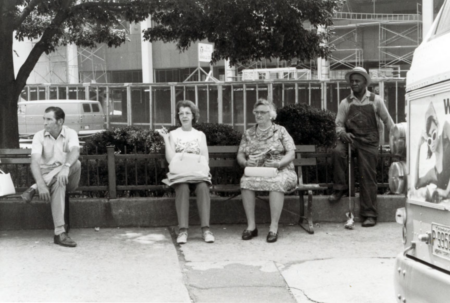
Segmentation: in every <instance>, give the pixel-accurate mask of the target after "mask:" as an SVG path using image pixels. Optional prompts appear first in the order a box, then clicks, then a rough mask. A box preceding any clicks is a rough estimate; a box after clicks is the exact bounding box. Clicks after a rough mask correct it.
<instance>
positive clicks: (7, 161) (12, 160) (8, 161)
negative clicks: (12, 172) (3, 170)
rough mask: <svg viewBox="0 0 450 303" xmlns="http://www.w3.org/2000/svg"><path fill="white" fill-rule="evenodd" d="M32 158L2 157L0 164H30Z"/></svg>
mask: <svg viewBox="0 0 450 303" xmlns="http://www.w3.org/2000/svg"><path fill="white" fill-rule="evenodd" d="M30 163H31V159H30V158H0V164H30Z"/></svg>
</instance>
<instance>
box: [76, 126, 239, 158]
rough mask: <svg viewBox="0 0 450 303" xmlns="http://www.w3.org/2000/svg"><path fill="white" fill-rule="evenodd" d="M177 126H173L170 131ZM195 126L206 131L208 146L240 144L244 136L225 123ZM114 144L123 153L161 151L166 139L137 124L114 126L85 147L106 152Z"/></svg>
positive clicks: (96, 136)
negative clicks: (121, 126)
mask: <svg viewBox="0 0 450 303" xmlns="http://www.w3.org/2000/svg"><path fill="white" fill-rule="evenodd" d="M177 127H178V126H172V127H170V128H169V131H171V130H173V129H176V128H177ZM194 127H195V128H196V129H197V130H200V131H202V132H204V133H205V135H206V141H207V144H208V146H214V145H239V142H240V140H241V136H242V135H241V133H239V132H238V131H236V130H234V129H233V128H232V127H231V126H228V125H224V124H217V123H198V124H196V125H195V126H194ZM112 145H113V146H115V150H116V151H120V152H122V153H125V152H126V153H134V152H136V153H160V152H162V151H163V150H164V141H163V139H162V138H161V137H160V136H159V134H157V133H156V132H155V131H153V130H149V129H143V128H139V127H136V126H127V127H123V128H113V129H112V130H106V131H104V132H102V133H98V134H95V135H94V136H92V137H90V138H89V139H87V140H86V142H85V145H84V149H85V153H87V154H105V153H106V147H107V146H112Z"/></svg>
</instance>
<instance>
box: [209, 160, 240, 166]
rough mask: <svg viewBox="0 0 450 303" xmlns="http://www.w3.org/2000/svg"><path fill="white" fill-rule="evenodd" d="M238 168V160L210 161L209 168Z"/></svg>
mask: <svg viewBox="0 0 450 303" xmlns="http://www.w3.org/2000/svg"><path fill="white" fill-rule="evenodd" d="M234 166H238V163H237V160H236V159H209V167H234Z"/></svg>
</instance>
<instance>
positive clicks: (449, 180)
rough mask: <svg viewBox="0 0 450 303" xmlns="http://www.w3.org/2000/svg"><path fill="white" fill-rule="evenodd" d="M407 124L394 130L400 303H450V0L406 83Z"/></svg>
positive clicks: (392, 176)
mask: <svg viewBox="0 0 450 303" xmlns="http://www.w3.org/2000/svg"><path fill="white" fill-rule="evenodd" d="M405 114H406V120H407V122H406V123H402V124H397V125H395V127H393V128H392V129H391V132H390V145H391V152H392V153H394V154H395V155H396V156H398V157H399V159H400V161H398V162H395V163H393V164H392V165H391V168H390V170H389V183H390V188H391V191H392V192H395V193H398V194H402V195H404V196H405V207H404V208H401V209H398V210H397V213H396V221H397V222H398V223H400V224H402V226H403V229H402V230H403V244H404V251H403V252H401V253H400V254H399V255H398V256H397V258H396V265H395V278H394V281H395V292H396V293H395V295H396V297H397V302H424V303H425V302H427V303H439V302H450V1H449V0H447V1H445V3H444V5H443V6H442V8H441V11H440V12H439V14H438V15H437V17H436V19H435V21H434V23H433V25H432V27H431V29H430V32H429V33H428V34H427V36H426V38H425V39H424V40H423V42H422V44H421V45H420V46H419V47H418V48H417V49H416V50H415V53H414V58H413V62H412V66H411V70H410V71H409V72H408V75H407V81H406V107H405Z"/></svg>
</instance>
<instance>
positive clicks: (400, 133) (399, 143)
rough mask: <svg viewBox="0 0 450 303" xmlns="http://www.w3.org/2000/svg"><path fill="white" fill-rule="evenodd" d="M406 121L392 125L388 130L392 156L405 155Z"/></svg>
mask: <svg viewBox="0 0 450 303" xmlns="http://www.w3.org/2000/svg"><path fill="white" fill-rule="evenodd" d="M406 130H407V124H406V122H403V123H399V124H396V125H394V126H393V127H392V128H391V130H390V132H389V147H390V148H391V154H392V155H393V156H398V157H405V156H406Z"/></svg>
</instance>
